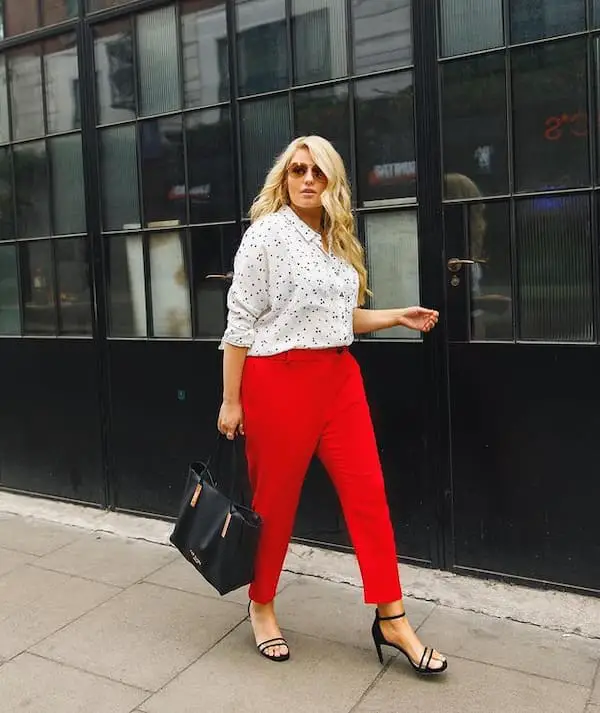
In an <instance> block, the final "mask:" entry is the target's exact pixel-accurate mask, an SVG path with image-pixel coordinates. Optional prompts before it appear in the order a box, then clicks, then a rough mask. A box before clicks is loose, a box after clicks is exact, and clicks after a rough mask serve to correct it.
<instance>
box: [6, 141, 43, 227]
mask: <svg viewBox="0 0 600 713" xmlns="http://www.w3.org/2000/svg"><path fill="white" fill-rule="evenodd" d="M13 155H14V164H15V194H16V203H17V234H18V237H20V238H38V237H42V236H45V235H50V206H49V204H50V200H49V198H50V196H49V192H50V190H49V181H48V159H47V156H46V144H45V143H44V141H34V142H32V143H28V144H21V145H17V146H15V147H14V154H13Z"/></svg>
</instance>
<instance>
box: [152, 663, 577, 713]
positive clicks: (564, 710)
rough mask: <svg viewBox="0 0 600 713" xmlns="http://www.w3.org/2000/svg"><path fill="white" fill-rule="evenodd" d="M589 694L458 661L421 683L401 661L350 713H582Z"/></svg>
mask: <svg viewBox="0 0 600 713" xmlns="http://www.w3.org/2000/svg"><path fill="white" fill-rule="evenodd" d="M402 659H403V657H402ZM588 695H589V689H587V688H584V687H582V686H575V685H573V684H571V683H563V682H561V681H552V680H550V679H547V678H542V677H540V676H533V675H529V674H525V673H521V672H520V671H509V670H507V669H504V668H498V667H496V666H490V665H488V664H484V663H479V662H476V661H466V660H465V659H460V658H456V657H455V658H453V659H451V661H450V662H449V668H448V672H447V673H446V674H445V675H444V676H439V677H436V678H430V679H422V678H419V677H417V675H416V674H415V673H414V672H413V670H412V669H411V668H410V666H409V664H408V662H406V660H405V659H404V660H401V659H400V658H399V659H396V660H394V661H393V662H392V663H391V665H390V667H389V669H388V670H387V671H386V673H385V674H384V676H383V677H382V678H381V680H379V681H378V682H377V683H376V684H375V685H374V686H373V687H372V689H371V690H370V691H369V692H368V693H367V695H366V696H365V698H364V699H363V700H362V701H361V703H360V704H359V705H358V706H357V707H356V708H355V709H353V711H352V713H402V712H404V711H410V712H411V713H442V711H443V713H542V712H543V713H583V711H584V709H585V706H586V701H587V697H588ZM161 713H166V709H165V711H164V712H161Z"/></svg>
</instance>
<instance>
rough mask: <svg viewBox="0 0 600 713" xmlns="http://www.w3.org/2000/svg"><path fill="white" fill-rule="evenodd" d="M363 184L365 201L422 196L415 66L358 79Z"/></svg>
mask: <svg viewBox="0 0 600 713" xmlns="http://www.w3.org/2000/svg"><path fill="white" fill-rule="evenodd" d="M356 101H357V112H356V130H357V136H358V141H357V161H358V188H359V195H360V199H361V201H362V203H363V204H364V205H367V204H370V205H373V204H374V203H381V201H386V202H388V203H389V202H390V201H391V202H394V201H395V200H396V199H398V198H406V197H409V196H416V163H415V142H414V108H413V77H412V73H411V72H403V73H401V74H393V75H384V76H381V77H375V78H373V79H363V80H360V81H359V82H357V83H356Z"/></svg>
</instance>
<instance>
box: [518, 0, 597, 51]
mask: <svg viewBox="0 0 600 713" xmlns="http://www.w3.org/2000/svg"><path fill="white" fill-rule="evenodd" d="M581 30H585V0H510V32H511V41H512V42H528V41H530V40H539V39H541V38H542V37H553V36H556V35H567V34H569V33H570V32H579V31H581Z"/></svg>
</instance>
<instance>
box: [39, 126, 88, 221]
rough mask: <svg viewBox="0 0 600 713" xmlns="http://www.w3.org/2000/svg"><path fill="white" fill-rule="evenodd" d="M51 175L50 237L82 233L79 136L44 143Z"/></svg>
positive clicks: (60, 137) (83, 198)
mask: <svg viewBox="0 0 600 713" xmlns="http://www.w3.org/2000/svg"><path fill="white" fill-rule="evenodd" d="M48 148H49V151H50V170H51V172H52V217H53V221H54V234H55V235H61V234H63V235H64V234H67V233H84V232H85V193H84V185H83V158H82V155H81V136H80V135H79V134H70V135H68V136H57V137H56V138H54V139H50V140H49V141H48Z"/></svg>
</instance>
